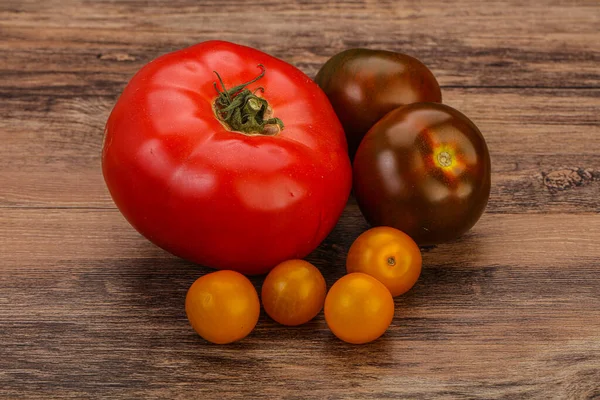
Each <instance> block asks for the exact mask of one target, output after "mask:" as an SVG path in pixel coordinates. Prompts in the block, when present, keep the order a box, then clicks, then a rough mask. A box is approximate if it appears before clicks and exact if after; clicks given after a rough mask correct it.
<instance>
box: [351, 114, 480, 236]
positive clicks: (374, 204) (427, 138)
mask: <svg viewBox="0 0 600 400" xmlns="http://www.w3.org/2000/svg"><path fill="white" fill-rule="evenodd" d="M353 168H354V169H353V171H354V192H355V196H356V199H357V202H358V205H359V207H360V210H361V211H362V213H363V215H364V216H365V218H366V219H367V221H368V222H369V223H370V224H371V225H374V226H391V227H394V228H396V229H399V230H401V231H403V232H405V233H406V234H408V235H409V236H411V237H412V238H413V239H414V240H415V242H417V243H418V244H419V245H432V244H437V243H442V242H446V241H449V240H453V239H455V238H457V237H459V236H460V235H462V234H463V233H465V232H466V231H468V230H469V229H470V228H471V227H472V226H473V225H475V223H476V222H477V220H478V219H479V217H480V216H481V214H482V213H483V211H484V209H485V207H486V205H487V201H488V197H489V194H490V172H491V166H490V156H489V153H488V148H487V145H486V143H485V140H484V138H483V136H482V135H481V132H480V131H479V129H478V128H477V127H476V126H475V124H474V123H473V122H471V121H470V120H469V119H468V118H467V117H466V116H465V115H463V114H462V113H460V112H458V111H457V110H455V109H453V108H451V107H449V106H446V105H443V104H439V103H415V104H410V105H406V106H404V107H400V108H398V109H396V110H394V111H392V112H390V113H389V114H387V115H386V116H385V117H383V118H382V119H381V120H380V121H379V122H377V124H375V125H374V126H373V127H372V128H371V129H370V130H369V132H368V133H367V135H366V136H365V138H364V139H363V141H362V143H361V145H360V147H359V148H358V152H357V153H356V158H355V160H354V165H353Z"/></svg>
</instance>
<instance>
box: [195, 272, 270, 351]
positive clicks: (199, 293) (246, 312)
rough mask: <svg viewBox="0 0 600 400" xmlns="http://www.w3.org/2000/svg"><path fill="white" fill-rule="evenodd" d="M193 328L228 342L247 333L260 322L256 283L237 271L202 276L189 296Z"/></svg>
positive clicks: (221, 342)
mask: <svg viewBox="0 0 600 400" xmlns="http://www.w3.org/2000/svg"><path fill="white" fill-rule="evenodd" d="M185 312H186V315H187V317H188V320H189V322H190V325H192V328H194V330H195V331H196V332H197V333H198V334H199V335H200V336H202V337H203V338H204V339H206V340H208V341H209V342H212V343H216V344H227V343H232V342H235V341H237V340H240V339H243V338H244V337H246V336H247V335H248V334H250V332H252V330H253V329H254V327H255V326H256V323H257V322H258V317H259V315H260V301H259V300H258V294H257V293H256V289H254V286H253V285H252V283H251V282H250V281H249V280H248V278H246V277H245V276H244V275H242V274H240V273H239V272H235V271H217V272H212V273H210V274H206V275H204V276H202V277H200V278H198V279H197V280H196V281H195V282H194V283H193V284H192V286H191V287H190V288H189V290H188V292H187V295H186V297H185Z"/></svg>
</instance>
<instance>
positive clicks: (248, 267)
mask: <svg viewBox="0 0 600 400" xmlns="http://www.w3.org/2000/svg"><path fill="white" fill-rule="evenodd" d="M259 64H262V65H263V66H264V69H265V75H264V76H263V77H262V78H261V79H260V80H259V81H257V82H255V83H253V84H251V85H250V86H248V89H250V90H252V91H254V90H256V89H258V88H259V87H263V88H264V92H263V93H262V94H261V95H260V96H262V97H263V98H264V99H266V100H267V101H268V102H269V104H270V107H271V108H272V109H273V114H274V116H275V117H278V118H280V119H281V120H282V121H283V123H284V124H285V128H284V129H283V130H282V131H281V132H279V133H278V134H276V135H273V136H268V135H246V134H242V133H239V132H232V131H230V130H228V129H226V128H225V126H224V125H223V124H222V123H221V122H220V121H219V120H217V118H216V117H215V113H214V111H213V102H214V100H215V99H216V98H217V95H218V93H217V91H216V90H215V88H214V86H213V83H214V82H215V81H217V78H216V75H215V74H214V72H213V71H217V72H218V73H219V74H220V75H221V77H222V78H223V81H224V84H225V85H226V87H227V88H228V89H229V88H232V87H234V86H236V85H239V84H241V83H245V82H248V81H250V80H251V79H253V78H255V77H256V76H257V75H259V73H260V72H261V68H260V67H259V66H258V65H259ZM217 82H218V81H217ZM257 93H260V91H259V92H257ZM346 149H347V146H346V141H345V138H344V132H343V129H342V127H341V125H340V123H339V121H338V119H337V117H336V116H335V113H334V111H333V109H332V108H331V106H330V104H329V101H328V100H327V97H326V96H325V94H324V93H323V92H322V91H321V90H320V89H319V87H318V86H317V85H316V84H315V83H314V82H312V81H311V80H310V79H309V78H308V77H307V76H306V75H305V74H303V73H302V72H301V71H300V70H298V69H297V68H295V67H293V66H292V65H290V64H287V63H285V62H283V61H281V60H279V59H277V58H274V57H272V56H269V55H267V54H265V53H262V52H260V51H258V50H255V49H252V48H249V47H245V46H240V45H236V44H233V43H228V42H222V41H209V42H203V43H200V44H198V45H195V46H192V47H189V48H186V49H183V50H180V51H176V52H174V53H170V54H166V55H164V56H162V57H160V58H158V59H156V60H154V61H152V62H150V63H149V64H147V65H146V66H145V67H143V68H142V69H141V70H140V71H139V72H138V73H137V74H136V75H135V76H134V77H133V78H132V80H131V81H130V82H129V84H128V85H127V87H126V88H125V90H124V91H123V93H122V95H121V97H120V98H119V100H118V102H117V104H116V105H115V107H114V109H113V111H112V113H111V115H110V117H109V119H108V122H107V125H106V136H105V142H104V148H103V153H102V167H103V173H104V178H105V181H106V184H107V186H108V189H109V191H110V193H111V195H112V197H113V200H114V201H115V203H116V205H117V206H118V208H119V209H120V210H121V212H122V213H123V215H124V216H125V218H126V219H127V220H128V221H129V222H130V223H131V224H132V225H133V226H134V227H135V228H136V229H137V230H138V231H139V232H140V233H142V234H143V235H144V236H145V237H147V238H148V239H149V240H151V241H152V242H154V243H155V244H157V245H158V246H160V247H162V248H163V249H165V250H167V251H169V252H171V253H173V254H175V255H178V256H181V257H183V258H186V259H188V260H191V261H194V262H196V263H199V264H203V265H207V266H210V267H213V268H217V269H233V270H236V271H240V272H242V273H245V274H259V273H264V272H267V271H268V270H270V269H271V268H273V267H274V266H275V265H277V264H278V263H280V262H282V261H284V260H287V259H290V258H302V257H304V256H306V255H307V254H308V253H310V252H311V251H312V250H313V249H315V248H316V247H317V245H318V244H319V243H320V242H321V241H322V240H323V239H324V238H325V237H326V236H327V234H328V233H329V232H330V231H331V229H332V228H333V226H334V225H335V223H336V222H337V220H338V218H339V216H340V215H341V213H342V211H343V209H344V206H345V204H346V200H347V198H348V195H349V192H350V186H351V166H350V162H349V159H348V155H347V151H346Z"/></svg>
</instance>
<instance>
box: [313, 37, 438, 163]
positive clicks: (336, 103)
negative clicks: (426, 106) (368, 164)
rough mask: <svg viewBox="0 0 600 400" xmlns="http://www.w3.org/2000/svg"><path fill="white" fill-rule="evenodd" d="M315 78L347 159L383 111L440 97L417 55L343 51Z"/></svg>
mask: <svg viewBox="0 0 600 400" xmlns="http://www.w3.org/2000/svg"><path fill="white" fill-rule="evenodd" d="M315 81H316V82H317V83H318V84H319V86H320V87H321V88H322V89H323V90H324V91H325V93H326V94H327V97H328V98H329V100H330V101H331V104H332V105H333V108H334V110H335V112H336V114H337V116H338V117H339V118H340V121H341V123H342V125H343V127H344V131H345V132H346V138H347V140H348V152H349V153H350V158H351V159H354V155H355V153H356V150H357V149H358V146H359V144H360V142H361V140H362V138H363V137H364V136H365V134H366V133H367V131H368V130H369V129H370V128H371V127H372V126H373V125H374V124H375V123H376V122H377V121H378V120H379V119H381V118H382V117H383V116H384V115H385V114H387V113H388V112H390V111H392V110H393V109H395V108H397V107H400V106H402V105H405V104H411V103H417V102H423V101H429V102H441V101H442V92H441V90H440V86H439V84H438V82H437V80H436V79H435V76H433V73H432V72H431V71H430V70H429V69H428V68H427V67H426V66H425V65H424V64H423V63H422V62H421V61H419V60H417V59H416V58H414V57H411V56H409V55H406V54H401V53H395V52H391V51H385V50H370V49H349V50H345V51H342V52H341V53H338V54H336V55H335V56H333V57H331V58H330V59H329V60H328V61H327V62H326V63H325V65H323V67H321V69H320V70H319V72H318V73H317V76H316V78H315Z"/></svg>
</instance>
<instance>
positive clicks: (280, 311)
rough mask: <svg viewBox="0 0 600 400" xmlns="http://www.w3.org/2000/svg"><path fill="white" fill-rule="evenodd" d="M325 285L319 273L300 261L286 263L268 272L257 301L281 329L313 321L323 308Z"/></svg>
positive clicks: (310, 265) (315, 268)
mask: <svg viewBox="0 0 600 400" xmlns="http://www.w3.org/2000/svg"><path fill="white" fill-rule="evenodd" d="M326 292H327V284H326V283H325V278H323V275H321V272H320V271H319V270H318V269H317V267H315V266H314V265H312V264H311V263H309V262H307V261H304V260H289V261H284V262H282V263H281V264H279V265H277V266H276V267H275V268H273V269H272V270H271V272H269V275H267V277H266V278H265V281H264V283H263V286H262V292H261V299H262V304H263V307H264V309H265V311H266V312H267V314H268V315H269V316H270V317H271V318H273V319H274V320H275V321H277V322H279V323H280V324H282V325H288V326H296V325H301V324H304V323H306V322H308V321H310V320H311V319H313V318H314V317H315V316H316V315H317V314H318V313H319V312H320V311H321V309H322V308H323V303H324V302H325V294H326Z"/></svg>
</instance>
